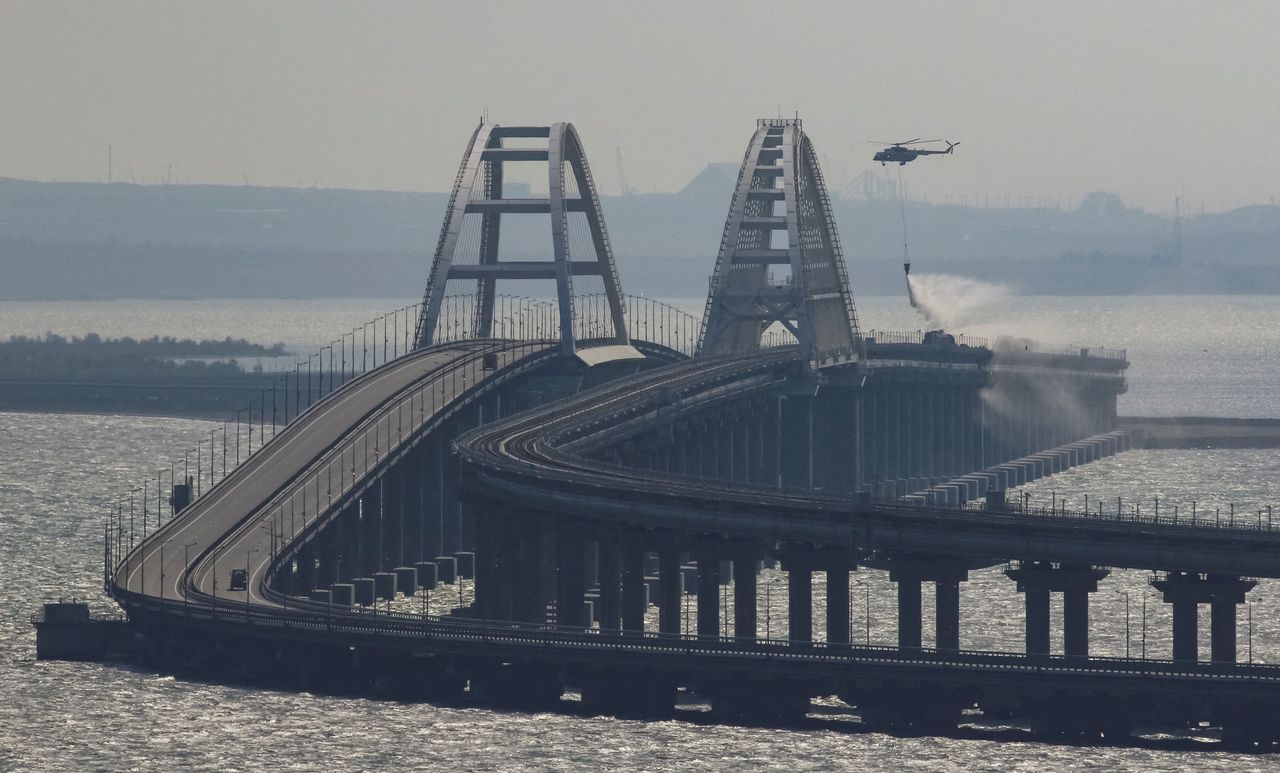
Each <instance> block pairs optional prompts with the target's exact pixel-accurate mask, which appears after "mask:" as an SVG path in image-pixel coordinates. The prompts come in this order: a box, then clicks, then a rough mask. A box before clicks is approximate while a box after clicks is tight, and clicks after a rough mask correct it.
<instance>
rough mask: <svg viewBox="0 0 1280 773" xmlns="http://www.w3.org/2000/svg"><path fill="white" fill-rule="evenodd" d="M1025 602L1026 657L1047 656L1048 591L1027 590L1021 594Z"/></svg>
mask: <svg viewBox="0 0 1280 773" xmlns="http://www.w3.org/2000/svg"><path fill="white" fill-rule="evenodd" d="M1023 595H1024V596H1025V599H1024V600H1025V602H1026V621H1025V628H1026V636H1027V654H1028V655H1048V654H1049V591H1048V590H1046V589H1044V588H1034V589H1029V590H1027V591H1026V592H1024V593H1023Z"/></svg>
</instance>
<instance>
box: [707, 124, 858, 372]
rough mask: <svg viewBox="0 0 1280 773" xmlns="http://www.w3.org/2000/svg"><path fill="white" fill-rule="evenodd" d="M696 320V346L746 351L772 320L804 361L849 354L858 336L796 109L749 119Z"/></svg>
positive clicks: (823, 190) (831, 222)
mask: <svg viewBox="0 0 1280 773" xmlns="http://www.w3.org/2000/svg"><path fill="white" fill-rule="evenodd" d="M775 267H776V268H777V273H775ZM702 325H703V327H702V337H701V340H700V342H699V345H698V353H699V354H702V355H715V354H731V353H741V352H750V351H755V350H757V349H759V348H760V347H761V339H762V337H763V336H764V335H765V333H766V331H768V330H769V328H770V327H773V326H775V325H781V326H782V328H784V329H785V330H786V331H787V332H789V333H790V334H791V335H793V336H795V339H796V341H797V342H798V343H799V345H800V347H801V351H803V352H804V353H805V359H806V362H807V363H808V364H809V366H810V367H811V368H816V367H819V366H820V365H824V364H830V363H833V362H847V361H851V360H854V359H856V358H857V356H858V351H859V348H860V347H859V344H860V342H861V336H860V334H859V332H858V318H857V314H856V313H855V311H854V307H853V296H852V295H851V294H850V292H849V278H848V274H847V272H846V270H845V265H844V256H843V254H842V253H841V249H840V238H839V236H838V235H837V233H836V224H835V219H834V218H833V216H832V213H831V202H830V199H829V198H828V196H827V187H826V183H825V182H824V181H823V179H822V171H821V170H820V169H819V168H818V157H817V154H816V153H815V152H814V149H813V145H812V143H810V141H809V138H808V137H806V136H805V134H804V130H803V128H802V126H801V122H800V120H799V119H795V120H790V119H778V120H773V119H764V120H760V121H757V122H756V132H755V134H754V135H753V136H752V138H751V144H750V145H749V146H748V148H747V153H746V156H745V158H743V161H742V169H741V171H740V172H739V174H738V184H737V187H736V189H735V190H734V194H733V202H732V203H731V204H730V206H729V216H728V218H727V219H726V221H725V226H724V234H723V236H722V238H721V242H720V253H719V256H718V258H717V259H716V268H715V273H714V274H713V275H712V278H711V288H710V292H709V293H708V296H707V308H706V313H705V314H704V315H703V323H702Z"/></svg>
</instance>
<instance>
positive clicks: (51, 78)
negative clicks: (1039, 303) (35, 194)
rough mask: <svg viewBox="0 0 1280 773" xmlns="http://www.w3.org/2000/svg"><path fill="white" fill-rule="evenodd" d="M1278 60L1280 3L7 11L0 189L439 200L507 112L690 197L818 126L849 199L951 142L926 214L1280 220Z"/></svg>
mask: <svg viewBox="0 0 1280 773" xmlns="http://www.w3.org/2000/svg"><path fill="white" fill-rule="evenodd" d="M1278 44H1280V2H1275V1H1274V0H1265V1H1260V2H1209V1H1208V0H1199V1H1180V2H1172V1H1169V0H1166V1H1165V2H1114V0H1113V1H1109V2H1079V1H1078V0H1072V1H1071V2H1067V1H1065V0H1058V1H1057V2H1001V3H997V2H928V3H912V2H891V1H889V0H877V2H872V3H852V2H848V3H842V2H828V3H806V2H801V3H790V2H776V1H775V2H771V3H753V2H743V1H742V0H735V1H734V2H700V1H696V0H685V2H662V3H656V2H631V3H614V2H601V1H597V2H570V1H567V0H538V1H536V2H521V3H497V2H482V1H479V0H476V1H473V2H457V3H428V2H417V3H393V2H377V3H373V2H369V3H338V2H327V3H320V2H309V3H302V2H263V1H261V0H255V2H245V3H235V2H216V3H215V2H208V3H204V2H133V3H110V2H100V1H94V2H49V1H47V0H33V1H32V2H12V1H10V0H0V176H7V177H19V178H29V179H38V180H69V179H75V180H101V179H104V178H105V176H106V155H107V146H108V144H110V145H111V146H113V148H114V168H115V176H116V179H117V180H122V179H123V180H129V179H130V178H131V177H132V178H134V179H136V180H137V181H138V182H157V181H159V180H162V179H163V178H164V176H165V174H166V171H167V169H168V166H169V165H170V164H172V165H173V180H174V181H175V182H212V183H240V182H242V181H244V180H248V181H249V182H250V183H252V184H255V185H290V186H292V185H299V184H301V185H305V186H309V185H312V184H316V183H317V182H318V183H319V184H320V185H322V186H327V187H354V188H390V189H398V190H445V189H447V188H448V186H449V185H450V184H451V183H452V180H453V175H454V173H455V171H456V169H457V164H458V160H459V157H460V155H461V152H462V149H463V147H464V145H465V142H466V139H467V137H468V135H469V134H470V132H471V131H472V129H473V128H474V126H475V123H476V121H477V118H478V116H479V115H480V113H481V111H482V110H483V109H486V108H487V109H488V110H489V113H490V115H491V117H492V119H493V120H495V121H497V122H499V123H531V122H550V121H554V120H569V121H573V122H574V123H575V124H576V125H577V127H578V129H579V131H580V132H581V133H582V135H583V139H584V142H585V143H586V147H587V151H588V153H589V156H590V158H591V160H592V165H593V171H594V172H595V175H596V179H597V182H598V184H599V186H600V188H601V189H602V192H604V193H613V192H616V190H617V187H618V183H617V179H618V174H617V164H616V162H615V158H614V152H615V151H614V149H615V147H621V149H622V154H623V161H624V164H625V169H626V175H627V178H628V183H629V184H630V185H631V186H632V187H635V188H637V189H640V190H642V191H648V190H675V189H678V188H679V187H681V186H682V185H684V183H685V182H687V181H688V179H689V178H690V177H692V176H693V175H694V174H695V173H696V172H697V171H698V170H699V169H700V168H701V167H702V165H703V164H704V163H706V162H708V161H735V162H736V161H738V160H739V159H740V158H741V156H742V152H743V150H744V149H745V144H746V141H747V139H748V138H749V137H750V134H751V132H752V130H753V126H754V120H755V119H756V118H757V117H762V116H772V115H776V114H777V113H778V111H779V110H781V112H782V113H783V114H786V115H791V114H792V113H793V112H794V111H796V110H798V111H799V112H800V115H801V117H802V118H804V120H805V128H806V130H807V131H808V133H809V135H810V136H811V137H812V138H813V140H814V142H815V143H816V144H817V147H818V150H819V152H820V154H821V155H822V156H823V160H824V165H825V169H826V173H827V177H828V181H829V183H831V184H832V185H833V187H839V185H840V184H841V183H842V182H844V181H845V180H848V179H849V178H851V177H853V176H854V175H856V174H858V173H859V172H861V171H863V170H864V169H869V168H871V167H872V166H873V165H872V164H871V162H870V155H871V153H872V152H873V150H874V148H872V146H870V145H867V144H864V141H865V140H867V139H887V140H894V139H907V138H910V137H917V136H924V137H926V138H931V137H947V138H950V139H952V140H960V141H962V142H963V144H962V145H961V146H960V148H959V149H958V150H957V151H956V154H955V155H954V156H953V157H950V158H943V159H925V160H923V161H918V162H916V163H914V164H912V165H910V166H908V167H906V169H905V170H904V171H905V173H906V175H907V180H908V185H909V187H910V189H911V190H912V191H913V193H915V194H928V195H929V196H930V197H931V198H934V199H940V198H942V197H943V196H945V195H947V194H952V195H959V194H969V195H974V194H979V195H982V194H989V195H993V196H1003V195H1011V196H1017V197H1021V196H1026V195H1046V194H1047V195H1052V196H1061V197H1072V198H1077V197H1079V196H1080V195H1081V194H1083V193H1085V192H1088V191H1091V190H1110V191H1115V192H1117V193H1119V194H1121V195H1122V196H1124V197H1125V199H1126V200H1127V201H1130V202H1132V203H1136V204H1139V205H1142V206H1146V207H1149V208H1155V209H1160V210H1166V209H1170V208H1171V206H1172V204H1171V202H1172V198H1173V196H1175V195H1177V194H1178V193H1179V192H1180V191H1185V195H1186V198H1187V200H1188V201H1189V202H1190V203H1191V205H1192V206H1193V207H1197V208H1198V207H1199V205H1200V203H1201V202H1203V203H1204V204H1205V205H1206V206H1207V207H1209V208H1210V209H1222V208H1225V207H1229V206H1235V205H1240V204H1246V203H1255V202H1266V201H1269V200H1270V199H1271V198H1272V197H1273V196H1274V197H1280V132H1278V131H1277V129H1280V98H1278V97H1280V45H1278ZM877 168H878V165H877Z"/></svg>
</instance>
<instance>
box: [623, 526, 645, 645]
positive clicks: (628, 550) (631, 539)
mask: <svg viewBox="0 0 1280 773" xmlns="http://www.w3.org/2000/svg"><path fill="white" fill-rule="evenodd" d="M619 550H620V552H621V556H620V558H621V569H622V630H624V631H626V632H628V633H644V614H645V611H646V610H647V609H648V606H649V599H648V597H647V596H646V594H645V587H644V542H643V541H642V540H641V539H640V538H639V536H638V535H635V534H626V535H624V536H623V537H622V538H621V544H620V545H619Z"/></svg>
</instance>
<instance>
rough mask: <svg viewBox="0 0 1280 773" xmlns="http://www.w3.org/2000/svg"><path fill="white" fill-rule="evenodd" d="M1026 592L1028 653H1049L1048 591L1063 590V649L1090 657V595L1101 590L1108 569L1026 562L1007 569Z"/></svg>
mask: <svg viewBox="0 0 1280 773" xmlns="http://www.w3.org/2000/svg"><path fill="white" fill-rule="evenodd" d="M1005 574H1006V575H1008V577H1009V578H1010V579H1012V580H1014V581H1016V582H1017V583H1018V591H1019V592H1020V593H1024V594H1026V605H1027V617H1026V626H1027V628H1026V630H1027V654H1028V655H1047V654H1048V653H1049V594H1050V593H1051V592H1054V591H1058V592H1061V593H1062V652H1063V654H1064V655H1068V656H1071V657H1081V658H1083V657H1088V656H1089V594H1090V593H1092V592H1094V591H1096V590H1097V589H1098V581H1099V580H1101V579H1102V578H1103V577H1106V576H1107V570H1106V569H1096V568H1094V567H1091V566H1071V565H1057V566H1055V565H1053V564H1051V563H1048V562H1035V561H1023V562H1021V564H1019V565H1018V566H1017V567H1015V568H1013V569H1008V570H1006V571H1005Z"/></svg>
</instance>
